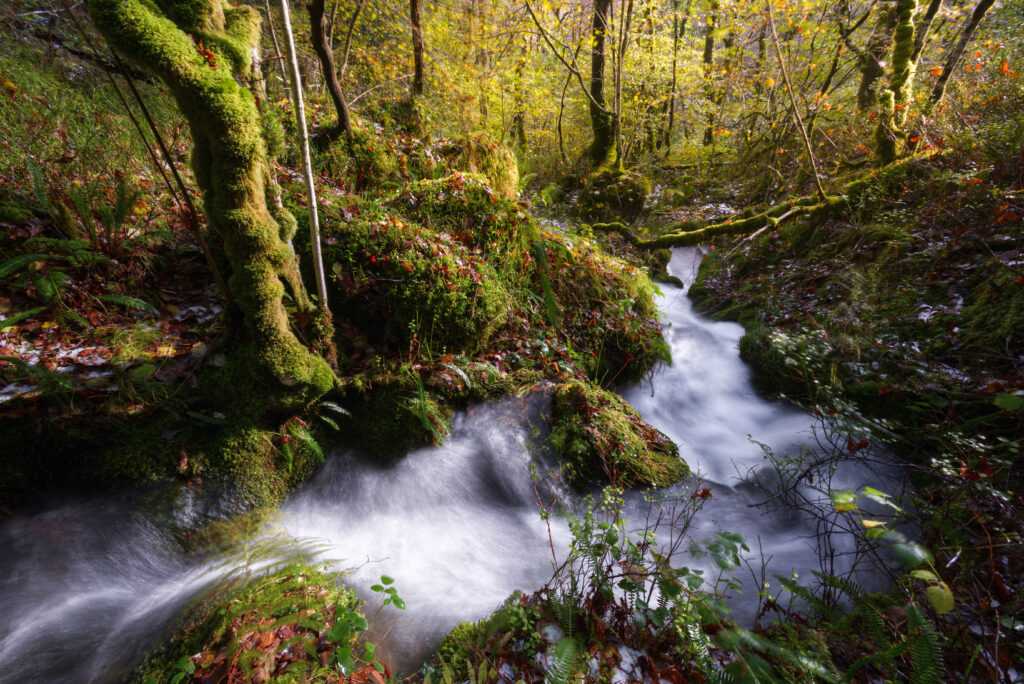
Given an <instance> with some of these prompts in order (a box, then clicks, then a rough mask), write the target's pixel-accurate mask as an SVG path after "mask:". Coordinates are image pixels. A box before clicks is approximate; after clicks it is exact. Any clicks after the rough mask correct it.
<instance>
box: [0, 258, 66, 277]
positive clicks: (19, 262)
mask: <svg viewBox="0 0 1024 684" xmlns="http://www.w3.org/2000/svg"><path fill="white" fill-rule="evenodd" d="M63 258H64V257H62V256H58V255H56V254H19V255H18V256H16V257H11V258H10V259H8V260H7V261H5V262H4V263H2V264H0V278H6V277H7V276H9V275H11V274H12V273H16V272H17V271H19V270H21V268H22V267H24V266H27V265H29V264H31V263H32V262H34V261H43V260H45V259H63Z"/></svg>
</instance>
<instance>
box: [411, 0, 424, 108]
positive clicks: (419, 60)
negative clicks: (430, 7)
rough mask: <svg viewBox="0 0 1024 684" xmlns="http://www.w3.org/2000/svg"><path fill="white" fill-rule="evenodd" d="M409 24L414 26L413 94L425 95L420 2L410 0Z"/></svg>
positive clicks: (418, 0) (414, 95)
mask: <svg viewBox="0 0 1024 684" xmlns="http://www.w3.org/2000/svg"><path fill="white" fill-rule="evenodd" d="M409 23H410V24H411V25H412V63H413V68H412V94H413V97H416V96H417V95H422V94H423V22H422V20H421V19H420V0H409Z"/></svg>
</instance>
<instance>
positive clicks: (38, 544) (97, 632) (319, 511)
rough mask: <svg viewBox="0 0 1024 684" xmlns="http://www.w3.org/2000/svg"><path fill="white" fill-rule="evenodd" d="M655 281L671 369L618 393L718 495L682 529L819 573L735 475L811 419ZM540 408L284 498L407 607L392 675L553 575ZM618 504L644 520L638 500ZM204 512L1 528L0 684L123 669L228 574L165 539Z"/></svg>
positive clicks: (810, 541) (496, 411)
mask: <svg viewBox="0 0 1024 684" xmlns="http://www.w3.org/2000/svg"><path fill="white" fill-rule="evenodd" d="M698 258H699V256H698V253H697V252H696V250H679V251H677V253H676V255H675V256H674V258H673V261H672V264H671V268H672V269H673V272H674V273H676V274H677V275H679V276H680V277H682V278H683V279H684V280H685V281H686V282H687V283H689V282H691V281H692V278H693V268H691V267H692V265H693V264H694V263H695V262H694V260H695V259H698ZM662 289H663V291H664V297H663V301H662V302H661V305H662V310H663V311H664V313H665V317H666V319H667V321H668V323H669V327H668V328H667V329H666V339H667V340H668V341H669V343H670V345H671V347H672V355H673V359H674V363H673V365H672V366H671V367H666V368H662V369H661V370H659V372H657V373H656V374H655V375H654V377H653V381H652V383H645V384H642V385H640V386H637V387H634V388H631V389H628V390H627V391H626V392H625V395H626V397H627V398H628V399H629V400H630V401H631V402H632V403H633V404H634V405H635V406H636V407H637V408H638V409H639V410H640V411H641V413H642V414H643V415H644V417H645V418H646V419H647V420H648V421H649V422H651V423H652V424H653V425H655V426H656V427H658V428H660V429H661V430H663V431H664V432H666V433H667V434H668V435H669V436H671V437H672V438H673V439H674V440H675V441H676V442H677V443H678V444H679V445H680V451H681V455H682V456H683V457H684V458H685V459H686V460H687V461H688V462H689V463H690V464H691V466H692V467H693V468H694V469H695V470H699V471H700V472H701V473H702V474H703V476H704V477H705V479H706V482H705V483H704V484H703V485H702V486H707V487H708V488H709V489H710V490H711V492H712V494H713V496H712V498H711V499H710V500H709V501H708V502H707V504H706V506H705V508H704V510H703V511H702V512H701V513H700V514H699V515H698V516H697V518H696V520H695V521H694V526H693V527H692V528H691V532H690V534H691V536H692V537H693V538H701V537H709V536H711V535H712V534H714V533H715V532H718V531H730V532H738V533H740V534H743V535H745V536H746V537H747V538H748V539H750V540H754V539H756V538H757V537H760V540H761V544H762V546H763V548H764V549H765V553H766V555H767V556H773V557H774V560H773V561H772V563H771V564H770V569H769V575H768V576H769V577H770V573H771V572H779V573H780V574H789V571H790V570H791V569H793V568H797V569H798V570H799V571H800V572H801V574H804V575H806V573H807V571H809V570H811V569H815V568H817V567H818V552H817V550H816V548H815V543H814V538H815V536H816V535H815V533H816V529H815V527H814V526H813V521H812V520H808V519H804V518H802V517H801V516H800V515H799V514H798V513H797V512H792V511H790V512H782V513H777V514H770V513H767V512H766V511H764V510H763V509H762V508H756V507H752V504H753V503H755V502H756V501H759V500H760V498H761V494H760V493H759V492H758V491H757V490H756V488H754V487H753V486H752V485H751V484H750V482H749V481H748V478H747V477H746V475H747V473H748V470H749V469H750V468H751V467H753V466H756V465H760V464H762V463H763V458H762V452H761V450H760V448H759V447H757V446H756V445H753V444H751V443H750V442H749V441H748V439H747V435H748V434H750V435H752V436H753V437H754V438H755V439H757V440H759V441H762V442H766V443H769V444H771V445H772V446H773V447H774V448H775V449H776V450H777V451H779V452H782V451H785V450H787V449H790V448H791V447H793V446H794V445H797V444H805V443H810V441H811V435H810V432H809V431H810V428H811V425H812V421H811V419H810V417H809V416H808V415H806V414H804V413H802V412H800V411H797V410H795V409H793V408H791V407H789V406H787V405H785V404H781V403H777V402H769V401H765V400H764V399H762V398H760V397H758V396H757V395H756V394H755V393H754V392H753V390H752V388H751V386H750V383H749V371H748V369H747V368H746V367H745V366H744V365H743V364H742V363H741V362H740V360H739V358H738V353H737V350H736V343H737V341H738V339H739V337H740V335H741V334H742V330H741V328H740V327H739V326H738V325H735V324H731V323H716V322H711V321H708V320H707V319H704V318H702V317H699V316H697V315H696V314H694V313H693V311H692V309H691V307H690V304H689V300H688V299H687V298H686V297H685V295H684V291H683V290H682V289H680V288H676V287H671V286H663V288H662ZM535 408H536V407H531V406H530V403H529V402H526V401H515V400H509V401H506V402H502V403H499V404H497V405H492V406H484V407H477V408H475V409H472V410H470V411H469V412H467V413H466V414H464V415H461V416H460V417H458V419H457V420H456V424H455V428H454V430H453V434H452V436H451V438H450V439H449V440H448V441H447V443H446V444H445V445H444V446H443V447H440V448H437V449H423V450H420V451H417V452H415V453H413V454H410V455H408V456H407V457H405V458H404V459H402V460H400V461H399V462H397V463H396V464H394V465H392V466H389V467H382V466H379V465H375V464H372V463H368V462H365V461H363V460H360V459H359V458H358V457H356V456H354V455H353V454H351V453H335V454H333V455H332V456H331V457H330V458H329V459H328V462H327V464H326V465H325V466H324V467H323V468H321V469H320V471H319V472H318V473H317V474H316V475H315V476H314V478H313V479H312V480H311V481H310V482H309V483H307V484H306V485H305V486H304V487H302V488H301V489H300V490H299V491H298V492H296V494H295V495H294V496H293V497H292V498H291V499H290V500H289V501H288V502H287V503H286V504H285V506H284V507H283V511H282V512H283V516H284V517H283V520H282V522H283V523H284V525H285V526H286V528H287V529H288V531H289V532H290V533H291V534H292V535H294V536H297V537H313V538H318V539H321V540H324V541H325V542H326V543H327V544H328V545H329V547H330V549H329V551H328V552H327V554H326V556H327V557H330V558H333V559H338V560H339V564H338V567H340V568H350V567H355V568H358V569H356V570H354V571H353V572H352V574H350V575H349V577H348V579H349V580H350V581H351V582H352V583H353V584H354V585H355V586H356V587H357V589H358V590H359V591H360V593H361V595H363V596H364V598H370V599H371V600H372V599H373V596H371V594H372V592H370V591H369V589H368V587H369V586H370V585H371V584H373V583H375V582H376V581H377V580H378V578H379V577H380V576H381V575H382V574H384V575H390V576H392V577H394V578H395V579H396V585H395V586H396V587H397V588H398V591H399V594H400V595H401V597H402V598H403V599H404V600H405V602H406V604H407V606H408V609H407V610H406V611H404V612H398V611H394V610H392V609H390V608H388V609H386V610H385V611H384V612H383V613H382V614H381V616H380V617H379V619H377V620H375V621H374V626H373V627H372V629H374V630H375V631H376V633H375V634H373V635H371V639H372V640H375V641H376V642H377V643H378V648H379V651H380V652H381V653H382V654H386V655H387V657H386V660H387V661H388V662H390V663H391V664H392V666H393V667H395V668H396V669H400V670H405V671H409V670H411V669H414V668H415V667H417V666H418V664H419V662H421V659H422V657H423V655H425V654H426V653H427V652H428V651H429V650H430V649H431V648H432V647H433V646H434V645H435V644H436V643H437V641H438V640H439V639H440V638H441V636H442V635H443V634H444V633H445V632H446V631H447V630H448V629H450V628H451V627H453V626H454V625H455V624H457V623H458V622H461V621H464V620H477V619H479V618H481V617H483V616H485V615H486V614H488V613H489V612H491V610H493V609H494V608H495V607H497V605H498V604H500V603H501V601H502V600H503V599H504V598H505V597H506V596H508V595H509V594H510V593H511V592H512V591H513V590H515V589H522V590H524V591H528V592H529V591H532V590H534V589H536V588H538V587H540V586H541V585H542V584H543V583H544V582H545V581H546V580H547V579H548V578H549V577H550V574H551V562H552V552H551V546H550V542H549V532H548V527H547V526H546V525H545V524H544V523H543V522H542V521H541V520H540V516H539V514H538V509H537V501H536V496H535V492H534V487H533V484H532V480H531V477H530V462H531V455H530V450H529V448H528V444H529V440H530V437H529V429H528V428H527V427H526V426H527V425H528V423H529V421H528V420H527V419H526V416H525V413H526V412H527V411H529V410H531V409H535ZM841 477H842V479H843V482H842V484H843V486H857V485H858V484H860V479H863V478H865V477H867V476H866V475H865V474H863V473H861V472H859V471H856V470H850V472H848V473H844V474H842V475H841ZM871 482H872V483H877V480H872V481H871ZM678 491H680V492H681V491H683V490H682V488H680V489H679V490H678ZM551 494H552V492H548V491H542V492H541V496H542V497H544V498H546V497H548V496H549V495H551ZM631 501H632V507H633V511H634V514H635V516H636V517H640V516H641V512H642V508H641V504H640V503H639V497H633V498H632V499H631ZM199 506H200V503H199V502H198V501H197V500H196V498H195V497H194V496H193V495H191V494H190V493H189V492H188V490H182V491H181V492H180V493H178V494H176V495H175V496H174V497H172V500H171V501H166V502H164V503H163V504H160V505H157V504H153V503H152V502H149V503H148V504H147V505H145V506H143V505H141V503H140V502H139V501H137V500H129V499H126V500H123V501H109V500H103V501H88V502H82V503H71V504H66V505H62V506H60V507H56V508H53V509H51V510H49V511H46V512H43V513H39V514H36V515H31V516H26V515H22V516H19V517H16V518H13V519H11V520H9V521H7V522H6V523H5V524H4V525H3V526H2V527H0V682H12V683H13V682H18V683H19V684H30V683H33V682H38V683H40V684H42V683H43V682H69V683H72V682H114V681H119V679H120V678H121V677H122V676H123V672H124V668H125V667H126V666H128V665H130V664H131V663H132V662H133V661H134V660H135V659H137V658H138V657H139V656H140V655H141V654H142V653H144V652H145V650H146V649H147V648H148V647H149V646H150V645H151V644H152V643H154V642H155V641H157V640H158V639H159V638H160V636H161V634H162V633H163V630H164V628H165V627H166V625H167V624H168V623H169V622H170V621H172V620H173V618H174V616H175V615H176V614H177V612H178V611H179V610H180V608H181V607H182V606H183V605H185V603H186V602H187V601H188V600H189V599H190V598H191V597H193V596H195V595H196V594H197V593H198V592H200V591H201V590H202V589H203V588H204V587H206V586H207V585H208V584H209V583H210V582H211V581H212V580H213V579H214V578H215V577H216V576H217V573H219V572H223V570H216V571H215V570H212V569H210V568H211V567H212V566H198V567H197V566H196V565H195V564H193V565H190V564H189V563H188V562H187V561H186V560H185V559H184V557H183V556H182V554H181V553H180V552H178V551H177V550H176V548H177V547H176V545H175V543H174V541H173V534H174V529H175V527H174V525H172V524H171V522H172V521H173V520H175V519H177V520H178V521H179V522H183V521H184V522H188V521H195V520H202V519H207V518H208V517H211V516H215V515H216V514H217V512H216V511H214V512H207V511H202V510H199ZM160 511H163V513H162V514H160ZM169 511H173V513H170V512H169ZM161 521H162V522H161ZM551 533H552V536H553V544H554V547H555V548H556V549H558V551H559V554H561V553H562V551H563V549H565V547H566V546H567V542H568V538H567V533H566V530H565V525H564V523H562V522H559V521H554V522H553V523H552V530H551ZM834 543H835V544H836V545H837V546H839V547H840V548H842V547H843V546H844V545H846V544H847V542H846V541H845V540H844V539H842V538H840V539H837V540H834ZM751 546H752V547H753V548H754V549H755V551H756V550H757V545H756V543H752V544H751ZM681 560H684V561H685V562H686V563H687V564H688V565H690V566H691V567H695V566H700V565H701V562H700V561H696V562H695V561H693V560H692V559H681ZM755 562H757V563H759V562H760V561H759V559H756V558H755ZM705 567H707V565H706V564H705ZM747 586H748V587H750V582H748V583H747ZM748 593H749V594H754V593H756V592H755V589H754V587H750V589H749V590H748ZM740 605H746V606H747V608H746V609H745V610H741V613H745V614H749V612H751V611H752V610H753V606H752V604H751V603H750V602H749V600H748V602H747V603H746V604H742V603H741V604H740ZM373 610H374V607H373V604H372V603H371V605H370V608H369V611H370V612H371V613H372V612H373ZM388 630H390V631H388ZM383 632H388V633H387V635H386V637H385V636H384V635H383V634H382V633H383Z"/></svg>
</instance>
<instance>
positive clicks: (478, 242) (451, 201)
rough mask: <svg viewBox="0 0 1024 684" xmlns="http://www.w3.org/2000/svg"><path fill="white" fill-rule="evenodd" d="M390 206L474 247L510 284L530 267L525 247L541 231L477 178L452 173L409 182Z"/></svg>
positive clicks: (525, 213) (527, 214)
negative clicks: (490, 260)
mask: <svg viewBox="0 0 1024 684" xmlns="http://www.w3.org/2000/svg"><path fill="white" fill-rule="evenodd" d="M391 207H392V208H394V210H395V211H397V212H399V213H401V214H402V215H404V216H406V217H408V218H410V219H412V220H414V221H417V222H419V223H421V224H423V225H424V226H427V227H428V228H431V229H433V230H437V231H443V232H445V233H447V234H448V235H449V236H451V237H452V238H453V239H455V240H458V241H459V242H461V243H462V244H464V245H465V246H466V247H468V248H469V249H471V250H473V251H479V252H480V253H482V254H483V255H484V256H486V257H488V258H490V259H492V260H493V261H494V262H495V266H496V267H497V268H498V269H499V270H500V271H501V272H502V273H503V274H504V275H506V276H507V277H508V278H509V279H510V280H511V281H513V282H514V281H521V280H522V279H523V277H524V276H525V274H526V273H527V271H528V270H529V268H530V258H529V254H528V252H527V248H528V245H529V243H530V242H531V241H532V240H535V239H536V238H537V236H538V235H539V233H540V230H539V228H538V226H537V222H536V221H535V220H534V219H533V217H532V216H530V214H529V213H528V212H527V211H525V210H524V209H523V208H522V207H521V206H520V205H519V204H518V203H516V202H513V201H511V200H509V199H507V198H505V197H502V196H501V195H500V194H497V193H495V192H494V190H493V189H492V188H491V187H490V186H488V185H487V184H485V183H484V182H482V181H481V180H480V179H479V178H476V177H474V176H471V175H466V174H463V173H454V174H452V175H450V176H447V177H445V178H440V179H437V180H423V181H419V182H416V183H412V184H410V185H409V186H408V187H407V188H406V189H405V190H403V191H402V192H401V193H399V195H398V196H397V197H396V198H395V199H394V200H393V201H392V202H391Z"/></svg>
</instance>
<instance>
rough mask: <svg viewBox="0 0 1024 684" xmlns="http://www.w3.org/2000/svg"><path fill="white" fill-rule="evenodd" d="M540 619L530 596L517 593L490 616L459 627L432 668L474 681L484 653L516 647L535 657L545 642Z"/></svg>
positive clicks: (440, 647) (443, 643)
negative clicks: (540, 630)
mask: <svg viewBox="0 0 1024 684" xmlns="http://www.w3.org/2000/svg"><path fill="white" fill-rule="evenodd" d="M540 620H541V614H540V612H539V611H538V610H537V609H535V608H531V607H529V605H528V602H527V597H526V596H524V595H523V594H522V592H519V591H516V592H514V593H513V594H512V595H511V596H509V597H508V598H507V599H505V601H504V603H502V605H501V607H499V608H498V609H497V610H496V611H494V613H492V614H491V615H490V616H488V617H486V618H484V619H482V620H480V621H478V622H475V623H474V622H462V623H460V624H458V625H456V626H455V627H454V628H453V629H452V630H451V631H450V632H449V633H448V634H446V635H445V637H444V639H442V640H441V643H440V644H439V645H438V647H437V651H436V653H435V655H434V657H433V658H432V659H431V666H432V667H435V668H438V669H443V668H448V670H449V671H451V672H452V673H453V674H455V675H456V677H462V676H463V673H466V674H467V675H468V676H469V677H470V679H471V680H474V679H475V678H476V676H477V674H478V673H479V671H480V669H479V668H480V664H481V663H482V662H483V659H482V658H481V655H482V654H490V653H493V652H494V651H495V649H496V648H502V647H503V646H506V645H512V648H514V649H515V650H517V651H520V652H522V653H526V654H531V655H532V654H533V653H534V650H535V649H536V648H537V647H538V645H539V644H540V643H541V640H542V637H541V635H540V632H539V631H538V627H539V622H540Z"/></svg>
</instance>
